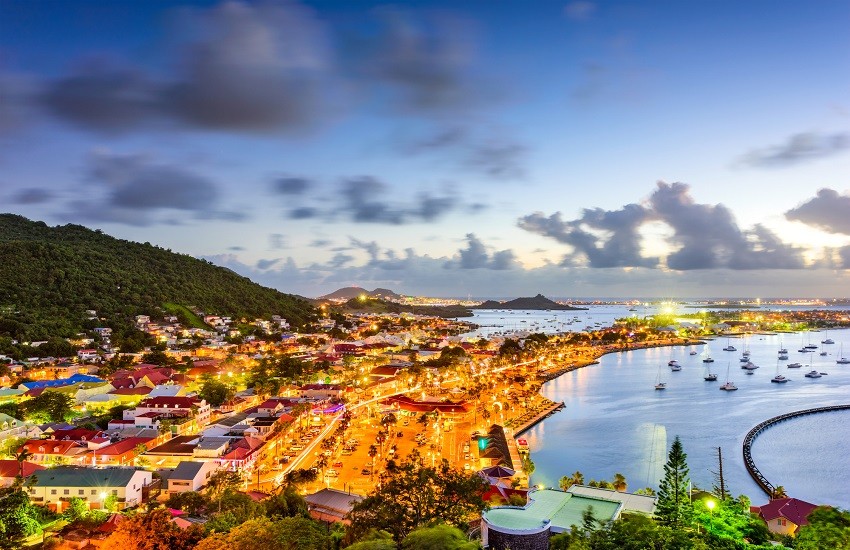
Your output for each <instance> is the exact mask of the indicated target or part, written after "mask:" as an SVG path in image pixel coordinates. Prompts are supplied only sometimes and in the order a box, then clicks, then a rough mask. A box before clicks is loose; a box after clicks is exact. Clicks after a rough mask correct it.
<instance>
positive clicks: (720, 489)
mask: <svg viewBox="0 0 850 550" xmlns="http://www.w3.org/2000/svg"><path fill="white" fill-rule="evenodd" d="M714 479H715V483H716V484H715V486H714V492H715V494H717V496H718V498H720V500H721V501H723V500H726V496H727V491H726V478H725V477H724V476H723V451H722V450H721V448H720V447H717V471H716V472H714Z"/></svg>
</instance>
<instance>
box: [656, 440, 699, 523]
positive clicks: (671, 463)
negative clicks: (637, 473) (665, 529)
mask: <svg viewBox="0 0 850 550" xmlns="http://www.w3.org/2000/svg"><path fill="white" fill-rule="evenodd" d="M687 460H688V455H687V454H685V451H684V450H683V448H682V442H681V441H680V440H679V436H676V439H674V440H673V445H672V446H671V447H670V452H669V453H668V454H667V463H666V464H665V465H664V477H663V478H662V479H661V482H660V483H659V485H658V505H657V507H656V510H655V513H656V515H657V516H658V518H659V520H660V521H661V522H662V523H663V524H665V525H669V526H672V527H682V526H685V525H689V524H690V522H691V516H692V507H691V499H690V496H689V495H688V483H689V482H690V478H689V477H688V463H687Z"/></svg>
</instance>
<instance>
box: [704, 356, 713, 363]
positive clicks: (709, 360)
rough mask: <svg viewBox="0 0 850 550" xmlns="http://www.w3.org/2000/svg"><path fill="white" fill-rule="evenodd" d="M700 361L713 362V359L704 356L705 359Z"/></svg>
mask: <svg viewBox="0 0 850 550" xmlns="http://www.w3.org/2000/svg"><path fill="white" fill-rule="evenodd" d="M702 362H703V363H714V359H712V358H711V357H706V358H705V359H703V360H702Z"/></svg>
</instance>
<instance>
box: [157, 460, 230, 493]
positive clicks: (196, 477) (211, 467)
mask: <svg viewBox="0 0 850 550" xmlns="http://www.w3.org/2000/svg"><path fill="white" fill-rule="evenodd" d="M218 468H219V464H217V463H216V462H213V461H210V462H195V461H186V460H184V461H181V462H180V464H178V465H177V467H176V468H174V470H173V471H172V472H171V473H170V474H169V475H168V494H169V495H173V494H176V493H185V492H186V491H200V490H201V488H203V487H204V486H205V485H206V484H207V480H208V479H209V478H210V476H211V475H212V474H213V473H214V472H215V471H216V470H217V469H218Z"/></svg>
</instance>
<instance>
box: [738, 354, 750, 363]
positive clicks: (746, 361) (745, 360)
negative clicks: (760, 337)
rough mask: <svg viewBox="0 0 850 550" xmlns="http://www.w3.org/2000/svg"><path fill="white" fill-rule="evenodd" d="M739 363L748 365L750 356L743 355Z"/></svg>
mask: <svg viewBox="0 0 850 550" xmlns="http://www.w3.org/2000/svg"><path fill="white" fill-rule="evenodd" d="M740 361H741V363H749V362H750V356H749V355H745V356H743V357H741V359H740Z"/></svg>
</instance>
